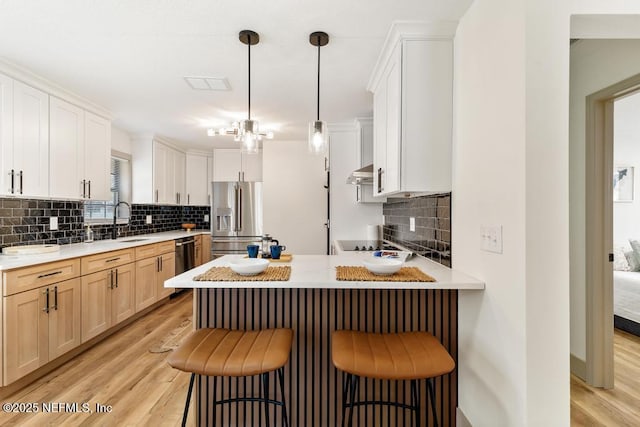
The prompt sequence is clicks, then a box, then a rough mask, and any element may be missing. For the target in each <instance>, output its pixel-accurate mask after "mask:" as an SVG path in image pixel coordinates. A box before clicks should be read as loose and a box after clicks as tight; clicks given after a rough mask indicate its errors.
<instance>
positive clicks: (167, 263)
mask: <svg viewBox="0 0 640 427" xmlns="http://www.w3.org/2000/svg"><path fill="white" fill-rule="evenodd" d="M175 275H176V253H175V252H169V253H166V254H162V255H161V261H160V271H159V272H158V278H157V281H156V286H157V296H158V300H161V299H162V298H166V297H168V296H169V295H171V294H172V293H173V291H174V288H165V287H164V282H165V280H169V279H171V278H172V277H173V276H175Z"/></svg>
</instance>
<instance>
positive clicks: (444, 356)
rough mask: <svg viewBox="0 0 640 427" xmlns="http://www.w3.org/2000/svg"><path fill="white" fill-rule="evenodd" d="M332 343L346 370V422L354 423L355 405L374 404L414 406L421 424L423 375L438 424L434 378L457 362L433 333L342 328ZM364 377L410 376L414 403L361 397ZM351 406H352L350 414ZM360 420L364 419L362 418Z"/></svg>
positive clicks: (337, 363)
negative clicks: (372, 399)
mask: <svg viewBox="0 0 640 427" xmlns="http://www.w3.org/2000/svg"><path fill="white" fill-rule="evenodd" d="M331 346H332V360H333V364H334V365H335V367H336V368H338V369H339V370H341V371H343V372H344V373H345V374H346V375H345V380H344V388H343V397H342V425H345V423H347V424H348V425H349V426H351V425H352V422H353V412H354V408H356V407H358V406H362V405H370V404H374V405H388V406H395V407H398V408H403V409H410V410H411V411H412V414H415V425H416V426H420V425H421V423H420V392H419V386H418V381H419V380H422V379H426V380H427V391H428V393H429V398H430V400H431V410H432V413H433V419H434V424H435V425H436V426H437V425H438V417H437V414H436V405H435V396H434V391H433V389H434V385H433V378H435V377H439V376H441V375H445V374H448V373H449V372H451V371H453V370H454V369H455V366H456V364H455V362H454V360H453V358H451V355H450V354H449V352H448V351H447V350H446V349H445V348H444V347H443V346H442V344H440V342H439V341H438V340H437V339H436V338H435V337H434V336H433V335H431V334H430V333H428V332H424V331H415V332H399V333H369V332H360V331H350V330H339V331H335V332H333V335H332V338H331ZM360 377H366V378H374V379H379V380H391V381H394V380H395V381H398V380H409V381H410V382H411V404H406V403H401V402H392V401H380V400H377V401H376V400H374V401H367V400H366V399H365V400H364V401H358V400H357V399H356V396H357V393H356V391H357V388H358V381H359V378H360ZM347 408H349V409H350V411H349V415H348V417H347ZM360 424H363V422H362V421H360ZM363 425H364V424H363Z"/></svg>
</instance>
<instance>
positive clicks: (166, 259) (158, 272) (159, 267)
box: [136, 252, 176, 311]
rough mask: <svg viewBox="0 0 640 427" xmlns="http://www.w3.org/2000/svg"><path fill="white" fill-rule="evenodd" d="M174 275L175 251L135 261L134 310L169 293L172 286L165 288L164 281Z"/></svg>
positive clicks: (152, 302)
mask: <svg viewBox="0 0 640 427" xmlns="http://www.w3.org/2000/svg"><path fill="white" fill-rule="evenodd" d="M175 275H176V254H175V252H168V253H164V254H162V255H158V256H156V257H152V258H145V259H141V260H138V261H136V311H140V310H144V309H145V308H147V307H149V306H150V305H153V304H155V303H156V302H157V301H159V300H161V299H162V298H166V297H168V296H169V295H171V294H172V293H173V288H165V287H164V281H165V280H167V279H170V278H172V277H173V276H175Z"/></svg>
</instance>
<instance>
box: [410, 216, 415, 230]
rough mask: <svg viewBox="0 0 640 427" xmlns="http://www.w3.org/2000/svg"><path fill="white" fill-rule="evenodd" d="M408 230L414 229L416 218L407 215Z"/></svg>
mask: <svg viewBox="0 0 640 427" xmlns="http://www.w3.org/2000/svg"><path fill="white" fill-rule="evenodd" d="M409 231H416V219H415V217H412V216H410V217H409Z"/></svg>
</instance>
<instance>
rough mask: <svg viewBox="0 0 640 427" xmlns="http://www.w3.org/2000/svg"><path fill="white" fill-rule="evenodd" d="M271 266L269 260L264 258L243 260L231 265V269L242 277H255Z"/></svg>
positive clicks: (232, 262) (233, 262)
mask: <svg viewBox="0 0 640 427" xmlns="http://www.w3.org/2000/svg"><path fill="white" fill-rule="evenodd" d="M268 266H269V260H266V259H262V258H242V259H238V260H235V261H231V262H230V263H229V267H231V269H232V270H233V271H235V272H236V273H238V274H240V275H241V276H255V275H256V274H260V273H262V272H263V271H264V270H265V269H266V268H267V267H268Z"/></svg>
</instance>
